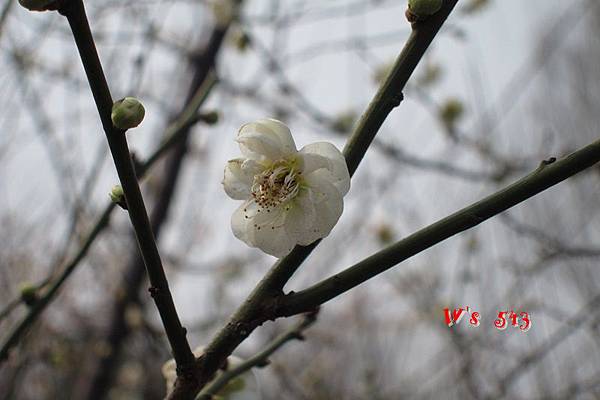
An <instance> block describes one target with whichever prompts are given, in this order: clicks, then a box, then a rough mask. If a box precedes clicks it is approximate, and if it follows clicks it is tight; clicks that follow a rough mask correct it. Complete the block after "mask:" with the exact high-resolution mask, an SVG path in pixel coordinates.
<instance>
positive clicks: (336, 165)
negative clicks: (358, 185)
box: [300, 142, 350, 196]
mask: <svg viewBox="0 0 600 400" xmlns="http://www.w3.org/2000/svg"><path fill="white" fill-rule="evenodd" d="M300 153H301V154H313V155H319V156H322V157H325V158H327V159H328V160H329V166H328V167H324V168H323V169H321V170H320V172H322V171H327V172H326V173H324V174H322V176H323V177H324V178H325V179H327V180H328V181H329V182H331V183H332V184H333V185H334V186H335V187H336V188H337V189H338V191H339V192H340V194H341V195H342V196H344V195H346V193H348V190H349V189H350V174H349V173H348V166H347V165H346V160H345V159H344V156H343V155H342V153H341V152H340V151H339V150H338V149H337V147H335V146H334V145H332V144H331V143H327V142H318V143H312V144H309V145H306V146H304V147H303V148H302V150H300ZM307 173H309V172H307Z"/></svg>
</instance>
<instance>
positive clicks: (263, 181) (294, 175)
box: [251, 160, 301, 211]
mask: <svg viewBox="0 0 600 400" xmlns="http://www.w3.org/2000/svg"><path fill="white" fill-rule="evenodd" d="M300 175H301V172H300V171H298V170H297V169H296V168H295V166H294V165H290V163H289V162H287V161H285V160H280V161H276V162H275V163H274V164H273V166H271V167H270V168H268V169H267V170H265V171H263V172H262V173H261V174H259V175H256V176H255V177H254V182H253V183H252V188H251V191H252V197H253V198H254V201H256V204H258V206H259V207H260V208H264V209H266V210H267V211H270V209H271V208H274V207H277V206H278V205H280V204H283V203H286V202H287V201H289V200H291V199H293V198H294V197H296V195H297V194H298V191H299V190H300Z"/></svg>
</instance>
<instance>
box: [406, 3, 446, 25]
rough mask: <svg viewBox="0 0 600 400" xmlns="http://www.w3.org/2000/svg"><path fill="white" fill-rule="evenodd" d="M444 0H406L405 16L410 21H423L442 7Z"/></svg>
mask: <svg viewBox="0 0 600 400" xmlns="http://www.w3.org/2000/svg"><path fill="white" fill-rule="evenodd" d="M443 3H444V0H408V10H407V12H406V17H407V18H408V20H409V21H410V22H416V21H423V20H425V19H427V17H429V16H430V15H433V14H435V13H436V12H438V11H439V10H440V8H442V4H443Z"/></svg>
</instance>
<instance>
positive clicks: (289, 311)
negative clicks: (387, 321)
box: [276, 141, 600, 316]
mask: <svg viewBox="0 0 600 400" xmlns="http://www.w3.org/2000/svg"><path fill="white" fill-rule="evenodd" d="M599 161H600V141H596V142H594V143H592V144H590V145H588V146H586V147H584V148H582V149H580V150H578V151H576V152H574V153H572V154H570V155H569V156H567V157H564V158H563V159H561V160H559V161H556V159H554V158H551V159H550V160H548V161H543V162H542V163H541V164H540V166H539V167H538V168H537V169H536V170H535V171H533V172H532V173H531V174H529V175H527V176H525V177H524V178H522V179H520V180H518V181H516V182H515V183H513V184H512V185H510V186H508V187H506V188H505V189H502V190H500V191H498V192H496V193H494V194H492V195H491V196H488V197H486V198H484V199H483V200H480V201H478V202H476V203H474V204H472V205H470V206H468V207H465V208H463V209H462V210H460V211H458V212H456V213H454V214H452V215H450V216H448V217H446V218H443V219H441V220H439V221H438V222H436V223H434V224H432V225H429V226H427V227H425V228H423V229H421V230H420V231H418V232H416V233H413V234H412V235H410V236H408V237H407V238H405V239H402V240H400V241H399V242H397V243H395V244H393V245H391V246H389V247H387V248H385V249H383V250H381V251H380V252H378V253H376V254H374V255H372V256H370V257H368V258H366V259H364V260H363V261H361V262H359V263H358V264H355V265H353V266H352V267H350V268H348V269H346V270H344V271H342V272H340V273H338V274H335V275H333V276H331V277H330V278H327V279H325V280H323V281H322V282H320V283H317V284H315V285H313V286H311V287H309V288H307V289H304V290H302V291H300V292H298V293H293V294H290V295H288V296H286V297H285V299H284V300H283V301H282V302H281V304H280V308H279V309H278V311H277V313H276V314H277V316H289V315H294V314H298V313H301V312H304V311H306V310H310V309H312V308H314V307H318V306H319V305H321V304H323V303H325V302H327V301H329V300H331V299H333V298H335V297H337V296H339V295H340V294H342V293H344V292H346V291H348V290H350V289H352V288H354V287H356V286H358V285H360V284H361V283H363V282H365V281H367V280H369V279H371V278H373V277H374V276H376V275H378V274H381V273H382V272H384V271H386V270H388V269H390V268H392V267H393V266H395V265H397V264H398V263H400V262H402V261H404V260H406V259H407V258H410V257H412V256H414V255H415V254H418V253H420V252H422V251H423V250H425V249H428V248H430V247H432V246H434V245H436V244H438V243H440V242H442V241H444V240H446V239H448V238H449V237H451V236H454V235H456V234H458V233H460V232H463V231H465V230H467V229H470V228H473V227H474V226H477V225H479V224H481V223H482V222H483V221H485V220H487V219H489V218H491V217H493V216H495V215H497V214H500V213H501V212H503V211H505V210H507V209H509V208H511V207H513V206H515V205H517V204H519V203H521V202H523V201H525V200H527V199H529V198H530V197H533V196H535V195H536V194H538V193H540V192H542V191H544V190H546V189H548V188H550V187H552V186H554V185H556V184H558V183H560V182H562V181H564V180H565V179H567V178H569V177H571V176H573V175H575V174H577V173H578V172H581V171H583V170H584V169H586V168H589V167H591V166H592V165H594V164H596V163H597V162H599Z"/></svg>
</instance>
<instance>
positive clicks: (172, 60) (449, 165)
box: [0, 0, 600, 400]
mask: <svg viewBox="0 0 600 400" xmlns="http://www.w3.org/2000/svg"><path fill="white" fill-rule="evenodd" d="M85 3H86V8H87V11H88V17H89V20H90V23H91V26H92V30H93V33H94V38H95V41H96V45H97V47H98V51H99V54H100V58H101V60H102V62H103V65H104V68H105V73H106V76H107V78H108V82H109V85H110V88H111V90H112V92H113V95H114V97H115V98H122V97H125V96H128V95H134V96H136V97H138V98H140V99H142V100H143V102H144V105H145V106H146V120H145V121H144V123H143V124H142V125H141V126H140V127H139V128H137V129H135V130H133V131H131V132H129V133H128V140H129V142H130V147H131V149H132V150H133V151H134V154H135V159H136V160H137V161H138V163H139V166H138V168H139V169H138V173H139V172H140V171H142V172H143V174H144V177H143V179H142V180H141V186H142V190H143V193H144V199H145V201H146V205H147V208H148V211H149V215H150V221H151V225H152V229H153V231H154V233H155V235H156V237H157V241H158V244H159V248H160V251H161V255H162V258H163V263H164V265H165V268H166V271H167V275H168V278H169V282H170V285H171V289H172V292H173V295H174V300H175V304H176V305H177V308H178V311H179V312H180V318H181V320H182V322H183V324H184V325H185V326H186V327H187V329H188V340H189V342H190V344H191V345H192V347H193V348H195V347H196V346H200V345H206V344H207V342H208V341H209V340H210V338H211V337H212V336H213V335H214V334H215V332H217V331H218V330H219V328H221V327H222V326H223V325H224V324H225V323H226V322H227V318H228V316H229V315H230V314H231V313H232V312H233V311H234V310H235V309H236V308H237V306H238V305H239V304H240V303H241V302H242V301H243V300H244V298H245V297H246V296H247V295H248V293H249V292H250V290H251V289H252V288H253V287H254V286H255V284H256V282H257V281H258V280H259V279H260V278H261V277H262V276H263V275H264V274H265V272H266V271H267V270H268V267H269V266H270V265H271V264H272V263H273V258H272V257H269V256H266V255H264V254H262V253H261V252H260V251H259V250H257V249H251V248H248V247H246V246H245V245H244V244H243V243H241V242H239V241H237V240H235V239H234V237H233V235H232V234H231V229H230V227H229V218H230V215H231V213H232V212H233V211H234V209H235V208H236V207H237V205H236V204H235V203H234V202H230V201H227V200H225V199H226V196H225V194H224V193H223V190H222V186H221V184H220V182H221V180H222V174H223V166H224V165H225V162H226V160H228V159H230V158H233V157H234V155H235V154H237V149H236V144H235V142H234V139H235V133H236V132H237V129H238V128H239V126H240V125H242V124H243V123H245V122H248V121H252V120H256V119H258V118H263V117H266V116H271V117H276V118H278V119H281V120H282V121H284V122H286V123H287V124H288V125H289V126H290V128H291V130H292V132H293V134H294V137H295V139H296V143H297V144H299V145H300V146H302V145H304V144H307V143H311V142H314V141H319V140H325V141H330V142H333V143H335V144H336V145H338V147H339V148H342V146H343V144H344V142H345V140H346V139H347V137H348V136H349V135H350V133H351V132H352V130H353V128H354V127H355V126H356V122H357V119H358V117H359V116H360V115H361V113H362V112H363V110H364V109H365V108H366V106H367V105H368V103H369V101H370V99H371V98H372V97H373V94H374V93H375V92H376V90H377V87H378V85H379V84H380V82H381V81H382V80H383V79H385V77H386V76H387V73H388V72H389V70H390V61H391V60H393V59H394V58H395V57H396V56H397V54H398V52H399V51H400V49H401V47H402V45H403V43H404V42H405V41H406V39H407V37H408V36H409V34H410V31H411V30H410V24H409V23H408V22H406V20H405V17H404V12H405V9H406V2H404V1H391V0H336V1H328V2H323V1H314V0H293V1H292V0H289V1H285V2H283V1H276V0H248V1H246V2H244V3H243V5H242V6H241V9H240V12H239V15H236V16H235V17H234V19H233V21H230V18H229V17H228V15H229V14H230V13H231V12H233V11H232V10H233V8H232V6H231V4H230V3H229V2H226V1H220V0H214V1H208V0H207V1H195V2H190V1H176V0H175V1H174V0H160V1H146V0H144V1H141V0H138V1H111V0H95V1H87V2H85ZM499 3H501V4H499ZM523 3H527V5H524V4H523ZM569 3H570V4H568V5H564V4H562V2H559V1H546V0H538V1H531V2H522V1H519V0H510V1H508V0H505V1H501V2H500V1H493V0H487V1H486V0H464V1H462V2H459V4H458V6H457V9H456V10H455V11H454V13H453V14H452V15H451V17H450V19H449V20H448V21H447V22H446V24H445V25H444V26H443V28H442V30H441V31H440V33H439V34H438V36H437V37H436V39H435V41H434V43H433V45H432V46H431V48H430V49H429V51H428V53H427V54H426V56H425V57H424V58H423V60H422V61H421V63H420V64H419V67H418V68H417V70H416V71H415V74H414V75H413V76H412V78H411V80H410V81H409V82H408V84H407V87H406V88H405V90H404V97H405V100H404V102H403V103H402V104H401V105H400V107H399V108H398V109H396V110H395V111H394V112H393V113H392V114H391V115H390V117H389V118H388V119H387V120H386V122H385V124H384V125H383V127H382V128H381V130H380V132H379V134H378V136H377V137H376V139H375V140H374V142H373V144H372V146H371V148H370V149H369V151H368V152H367V155H366V157H365V159H364V162H363V164H362V165H361V167H360V168H359V169H358V171H357V173H356V175H355V176H354V177H353V180H352V188H351V190H350V192H349V195H348V196H347V197H346V203H345V211H344V214H343V215H342V218H341V219H340V222H339V223H338V225H337V226H336V228H335V229H334V230H333V232H332V233H331V235H330V236H329V237H328V238H327V239H326V240H324V241H323V242H322V243H321V245H320V246H319V247H318V248H317V249H316V250H315V251H314V253H313V254H312V255H311V257H310V258H309V259H308V260H307V261H306V262H305V263H304V264H303V266H302V267H301V268H300V269H299V271H298V273H297V274H296V276H294V278H293V279H292V280H291V281H290V284H288V285H287V286H286V290H291V289H293V290H296V291H298V290H299V289H303V288H305V287H306V286H308V285H311V284H313V283H314V282H317V281H320V280H321V279H323V278H325V277H327V276H329V275H331V274H332V273H335V272H339V271H341V270H342V269H344V268H346V267H348V266H349V265H352V264H354V263H356V262H358V261H360V260H362V259H363V258H365V257H367V256H369V255H371V254H373V253H374V252H375V251H377V250H379V249H381V248H382V247H384V246H387V245H389V244H391V243H394V242H396V241H397V240H400V239H402V238H403V237H405V236H407V235H409V234H410V233H412V232H414V231H416V230H418V229H420V228H422V227H423V226H426V225H427V224H429V223H432V222H434V221H436V220H437V219H439V218H441V217H444V216H445V215H448V214H450V213H452V212H454V211H456V210H458V209H460V208H462V207H463V206H465V205H467V204H469V203H471V202H473V201H476V200H478V199H480V198H483V197H484V196H487V195H488V194H490V193H493V192H495V191H496V190H499V189H501V188H503V187H505V186H507V185H508V184H510V183H511V182H513V181H515V180H516V179H518V178H520V177H522V176H524V175H525V174H527V173H528V172H530V171H532V170H535V169H536V168H537V167H538V164H539V163H540V161H541V160H544V159H548V158H549V157H550V156H555V157H557V158H560V157H562V156H564V155H567V154H569V153H571V152H572V151H574V150H576V149H579V148H581V147H583V146H585V145H587V144H589V143H592V142H594V141H596V140H598V134H599V130H598V128H599V127H600V113H598V109H600V70H599V69H598V65H599V64H600V31H599V29H600V28H599V27H600V6H599V5H598V4H597V2H596V1H594V0H576V1H573V2H569ZM1 7H2V10H0V48H1V51H2V54H3V57H2V59H1V60H0V65H1V67H0V68H1V71H2V74H1V75H0V76H1V80H2V85H1V86H0V105H1V109H2V110H3V111H2V112H1V113H0V129H1V132H2V134H1V135H0V165H1V168H0V193H1V194H2V196H1V197H0V223H1V225H0V226H1V227H2V229H0V287H1V289H2V290H1V291H0V343H1V344H3V345H4V344H5V343H6V342H5V340H6V339H7V338H8V337H9V336H10V335H11V334H12V333H14V330H15V327H17V326H19V324H20V323H21V321H22V320H23V318H26V316H27V315H31V311H32V310H33V309H35V307H39V304H40V303H39V301H40V300H39V299H40V297H43V296H44V295H45V294H46V293H47V292H48V290H50V289H51V288H53V287H55V286H56V283H57V282H58V280H61V279H62V278H63V277H64V278H65V280H64V282H63V281H62V280H61V281H60V285H58V290H59V291H58V295H57V296H56V298H52V299H51V300H50V302H49V304H48V305H47V307H44V308H43V310H41V312H40V313H39V315H36V317H35V318H34V319H33V321H32V322H33V323H32V324H31V325H30V326H28V329H27V333H24V332H23V333H21V334H20V335H18V336H19V339H20V340H19V342H18V344H17V343H15V344H14V345H12V346H10V347H11V349H10V351H9V352H8V353H7V354H6V356H7V357H6V359H3V360H0V363H1V364H0V398H3V399H4V398H5V399H34V398H35V399H42V398H44V399H46V398H48V399H53V398H56V399H63V398H73V399H83V398H86V399H103V398H109V399H136V398H140V399H141V398H144V399H160V398H163V397H164V395H165V390H166V389H165V381H164V379H163V377H162V375H161V366H162V364H163V363H164V362H165V361H167V360H168V359H169V358H171V357H172V356H171V354H170V350H169V346H168V343H167V341H166V337H165V334H164V331H163V327H162V325H161V323H160V319H159V318H158V315H157V313H156V308H155V307H154V305H153V304H152V302H151V301H149V300H150V296H149V295H148V293H147V290H146V289H147V286H148V284H147V282H146V275H145V270H144V264H143V261H142V259H141V258H140V256H139V255H138V250H137V246H136V241H135V236H134V235H133V233H132V230H131V227H130V223H129V221H128V220H127V216H126V213H125V212H124V211H123V210H121V209H120V208H118V207H114V206H110V207H109V206H108V204H109V199H108V195H107V194H108V193H109V192H110V190H111V187H112V186H113V185H115V184H117V183H118V178H117V176H116V174H115V171H114V166H113V164H112V162H111V159H110V154H109V152H108V148H107V146H106V141H105V138H104V137H103V135H102V134H101V131H102V127H101V125H100V124H99V119H98V114H97V112H96V110H95V107H94V103H93V99H92V96H91V95H90V92H89V86H88V83H87V82H86V80H85V76H84V74H83V70H82V67H81V62H80V60H79V58H78V54H77V51H76V48H75V46H74V44H73V40H72V37H71V34H70V32H69V30H68V25H67V24H66V23H65V21H64V18H63V17H61V16H60V15H59V14H58V13H36V14H31V13H28V12H26V11H25V10H24V9H23V8H21V7H19V5H18V3H17V2H16V1H11V0H5V1H3V2H2V5H1ZM531 21H533V22H531ZM511 41H514V42H517V43H518V46H513V42H511ZM513 47H514V48H513ZM213 61H216V75H217V76H218V81H217V82H216V83H214V82H213V81H212V79H213V78H212V77H213V75H212V72H211V67H212V63H213ZM213 83H214V87H213ZM204 97H206V99H205V98H204ZM194 102H197V105H198V106H199V105H200V104H201V106H200V108H199V111H198V112H197V113H195V112H194V113H192V114H190V115H188V117H189V118H187V119H185V118H183V117H185V116H186V110H188V108H189V105H190V104H191V103H194ZM213 111H218V113H219V116H220V117H219V119H218V121H215V120H214V116H215V115H214V113H213ZM173 132H179V134H180V136H178V139H177V140H176V141H175V142H174V143H173V144H172V145H171V146H170V147H169V148H168V149H167V150H166V151H165V152H164V154H163V153H160V158H158V157H156V159H155V158H153V155H155V154H156V153H155V151H156V149H157V148H159V146H160V145H161V143H164V140H165V138H166V137H168V135H170V134H172V133H173ZM182 132H183V134H182ZM147 160H150V162H148V161H147ZM599 172H600V170H599V169H598V167H597V166H594V167H592V168H591V169H590V170H588V171H586V172H584V173H582V174H580V175H577V176H576V177H574V178H572V179H569V180H567V181H566V182H563V183H561V184H559V185H558V186H555V187H553V188H551V189H549V190H547V191H545V192H543V193H542V194H540V195H539V196H537V197H535V198H533V199H530V200H528V201H527V202H526V203H523V204H521V205H519V206H517V207H515V208H513V209H511V210H509V211H507V212H505V213H503V214H501V215H499V216H497V217H495V218H493V219H491V220H489V221H487V222H485V223H484V224H482V225H481V226H479V227H476V228H474V229H472V230H470V231H467V232H465V233H462V234H461V235H459V236H456V237H454V238H451V239H449V240H448V241H446V242H444V243H443V244H440V245H438V246H436V247H435V248H433V249H430V250H428V251H426V252H423V253H421V254H419V255H418V256H416V257H414V258H411V259H410V260H407V261H405V262H403V263H402V264H400V265H399V266H397V267H396V268H393V269H391V270H389V271H388V272H385V273H384V274H382V275H381V276H378V277H375V278H374V279H371V280H369V281H368V282H366V283H364V284H362V285H361V286H360V287H358V288H356V289H353V290H352V291H350V292H348V293H346V294H344V295H342V296H340V297H338V298H337V299H335V301H332V302H331V303H328V304H326V305H324V306H323V307H322V309H321V310H320V312H319V315H318V318H317V321H316V323H315V324H314V326H312V327H311V328H310V329H308V330H306V332H304V333H303V336H304V337H305V338H306V340H305V341H302V342H296V341H294V342H291V343H290V344H289V345H286V346H285V347H283V348H282V349H280V350H279V351H278V352H276V353H275V354H273V355H272V356H271V357H269V361H270V363H269V364H268V366H266V367H265V368H255V369H254V375H255V378H256V379H257V381H258V384H259V390H260V395H259V397H258V398H264V399H311V400H318V399H323V400H325V399H382V400H383V399H400V398H461V399H462V398H473V399H484V398H489V399H492V398H494V399H495V398H501V397H507V398H517V399H518V398H523V399H525V398H528V399H529V398H539V399H550V398H556V399H563V398H581V399H587V398H596V397H598V396H600V363H598V360H600V331H599V329H600V316H599V315H598V303H599V302H600V272H599V271H598V270H597V265H598V261H599V259H600V245H598V243H600V241H599V240H598V239H599V236H600V230H599V228H598V227H599V226H600V214H599V211H600V205H599V204H600V203H599V202H598V199H599V193H600V192H599V186H600V185H599ZM113 208H114V210H113ZM90 232H93V233H94V235H93V237H92V240H88V239H90ZM82 249H85V254H83V253H82V252H81V250H82ZM80 254H81V256H82V257H81V259H79V257H78V256H79V255H80ZM65 271H66V273H65ZM465 306H470V307H471V308H472V309H474V310H476V311H478V312H480V313H481V315H482V318H481V325H480V326H479V327H472V326H470V325H469V324H468V323H467V319H465V320H464V321H463V322H462V323H460V324H458V325H457V326H453V327H452V328H448V327H447V326H446V325H445V323H444V313H443V309H444V308H446V307H448V308H450V309H453V308H457V307H465ZM501 310H515V311H517V312H520V311H526V312H528V313H529V314H530V316H531V319H532V321H533V326H532V328H531V329H530V330H529V331H528V332H526V333H523V332H520V331H519V330H518V329H514V328H512V329H511V327H509V328H508V329H506V330H505V331H500V330H498V329H496V328H495V327H494V325H493V321H494V319H495V318H496V317H497V314H498V311H501ZM294 323H295V322H294V321H287V320H278V321H275V322H268V323H265V324H264V325H263V326H262V327H260V328H259V329H257V330H256V331H255V332H254V333H253V334H252V336H251V337H250V338H249V339H248V340H246V341H245V342H244V343H243V344H242V345H241V346H240V348H239V349H238V350H236V354H237V355H238V356H240V357H241V358H247V357H250V356H252V355H253V354H255V353H256V352H258V351H259V350H260V349H262V348H263V347H264V346H265V344H266V343H269V342H270V341H271V340H273V339H274V338H275V337H277V335H279V334H281V333H282V332H285V331H286V330H287V329H289V327H290V326H292V325H293V324H294ZM251 379H254V378H251Z"/></svg>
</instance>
